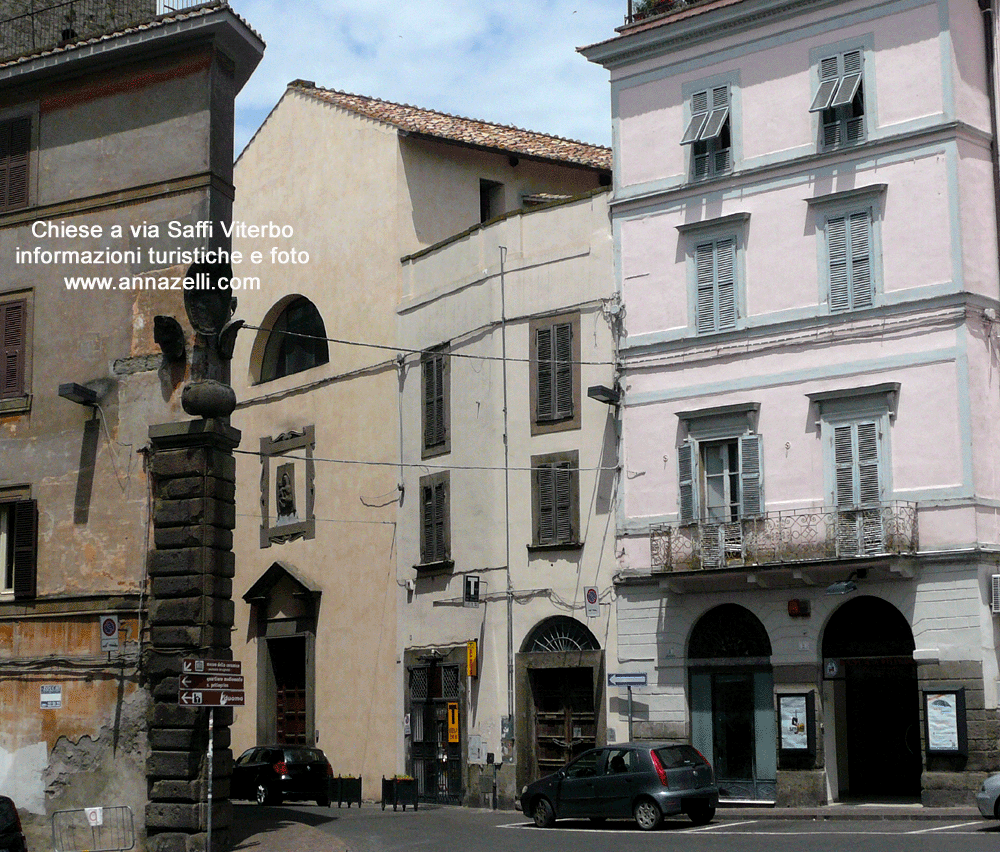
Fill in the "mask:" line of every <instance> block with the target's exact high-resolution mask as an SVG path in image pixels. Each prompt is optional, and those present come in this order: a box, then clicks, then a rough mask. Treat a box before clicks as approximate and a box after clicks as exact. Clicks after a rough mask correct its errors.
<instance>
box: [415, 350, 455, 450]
mask: <svg viewBox="0 0 1000 852" xmlns="http://www.w3.org/2000/svg"><path fill="white" fill-rule="evenodd" d="M449 360H450V359H449V357H448V352H447V349H445V348H441V349H435V350H433V351H431V352H427V353H425V354H424V355H423V357H422V358H421V359H420V394H421V400H422V411H423V415H422V421H423V423H422V434H423V442H422V455H423V458H427V457H428V456H436V455H440V454H442V453H446V452H448V451H449V450H450V449H451V435H450V429H449V425H450V424H449V419H450V418H449V413H450V412H449V407H450V406H449V399H448V395H449V374H450V372H451V371H450V370H449Z"/></svg>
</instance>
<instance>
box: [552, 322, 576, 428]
mask: <svg viewBox="0 0 1000 852" xmlns="http://www.w3.org/2000/svg"><path fill="white" fill-rule="evenodd" d="M553 333H554V336H555V359H556V360H555V364H554V367H555V369H554V371H553V372H554V378H555V395H554V396H555V399H554V405H555V411H554V416H555V417H558V418H564V417H572V416H573V325H572V323H568V322H565V323H559V324H558V325H556V326H554V327H553Z"/></svg>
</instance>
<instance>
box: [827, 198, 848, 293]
mask: <svg viewBox="0 0 1000 852" xmlns="http://www.w3.org/2000/svg"><path fill="white" fill-rule="evenodd" d="M826 240H827V263H828V270H829V275H830V310H831V311H846V310H848V309H849V308H850V307H851V296H850V281H849V277H850V276H849V273H848V269H847V219H846V217H844V216H835V217H833V218H832V219H827V221H826Z"/></svg>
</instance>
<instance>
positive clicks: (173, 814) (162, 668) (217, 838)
mask: <svg viewBox="0 0 1000 852" xmlns="http://www.w3.org/2000/svg"><path fill="white" fill-rule="evenodd" d="M149 437H150V444H151V450H150V459H149V471H150V478H151V481H152V488H153V525H154V548H153V550H152V551H151V552H150V554H149V577H150V582H151V596H150V601H149V632H150V642H149V644H148V646H147V651H146V655H145V657H146V658H145V660H144V663H145V665H144V670H145V671H146V673H147V675H148V678H149V681H148V684H147V686H148V688H149V690H150V693H151V694H152V699H153V700H152V710H151V718H150V720H149V744H150V756H149V760H148V762H147V766H146V775H147V780H148V784H149V804H148V805H147V807H146V833H147V848H148V850H149V852H199V850H203V849H204V848H205V840H206V828H207V806H206V801H207V799H206V795H207V767H208V759H207V758H208V755H207V751H208V714H209V711H208V710H207V709H205V708H192V707H184V706H179V705H178V701H177V697H178V686H179V675H180V670H181V660H182V659H183V658H184V657H197V658H201V659H227V660H231V659H232V651H231V649H230V633H231V630H232V627H233V601H232V591H233V589H232V587H233V581H232V578H233V574H234V559H233V552H232V547H233V532H232V531H233V528H234V527H235V525H236V504H235V487H236V460H235V458H234V457H233V450H234V449H235V448H236V447H237V446H238V444H239V442H240V433H239V431H238V430H236V429H233V428H232V427H231V426H229V425H227V424H226V423H223V422H222V421H220V420H212V419H207V420H206V419H201V420H192V421H189V422H186V423H169V424H165V425H161V426H153V427H151V428H150V430H149ZM214 715H215V754H214V767H213V775H214V779H213V809H212V849H213V852H215V851H216V850H224V849H227V848H228V846H229V827H230V824H231V821H232V810H231V806H230V803H229V779H230V777H231V775H232V764H233V757H232V752H231V750H230V748H229V745H230V738H229V726H230V725H231V724H232V718H233V711H232V710H231V709H229V708H221V707H219V708H216V709H215V713H214Z"/></svg>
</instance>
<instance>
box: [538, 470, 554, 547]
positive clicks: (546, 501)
mask: <svg viewBox="0 0 1000 852" xmlns="http://www.w3.org/2000/svg"><path fill="white" fill-rule="evenodd" d="M554 473H555V471H554V470H553V469H552V465H548V464H543V465H539V467H538V468H537V469H536V470H535V477H536V481H537V483H538V485H537V487H538V543H539V544H552V543H553V542H554V541H555V536H556V517H555V516H556V505H555V504H556V501H555V476H554Z"/></svg>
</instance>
